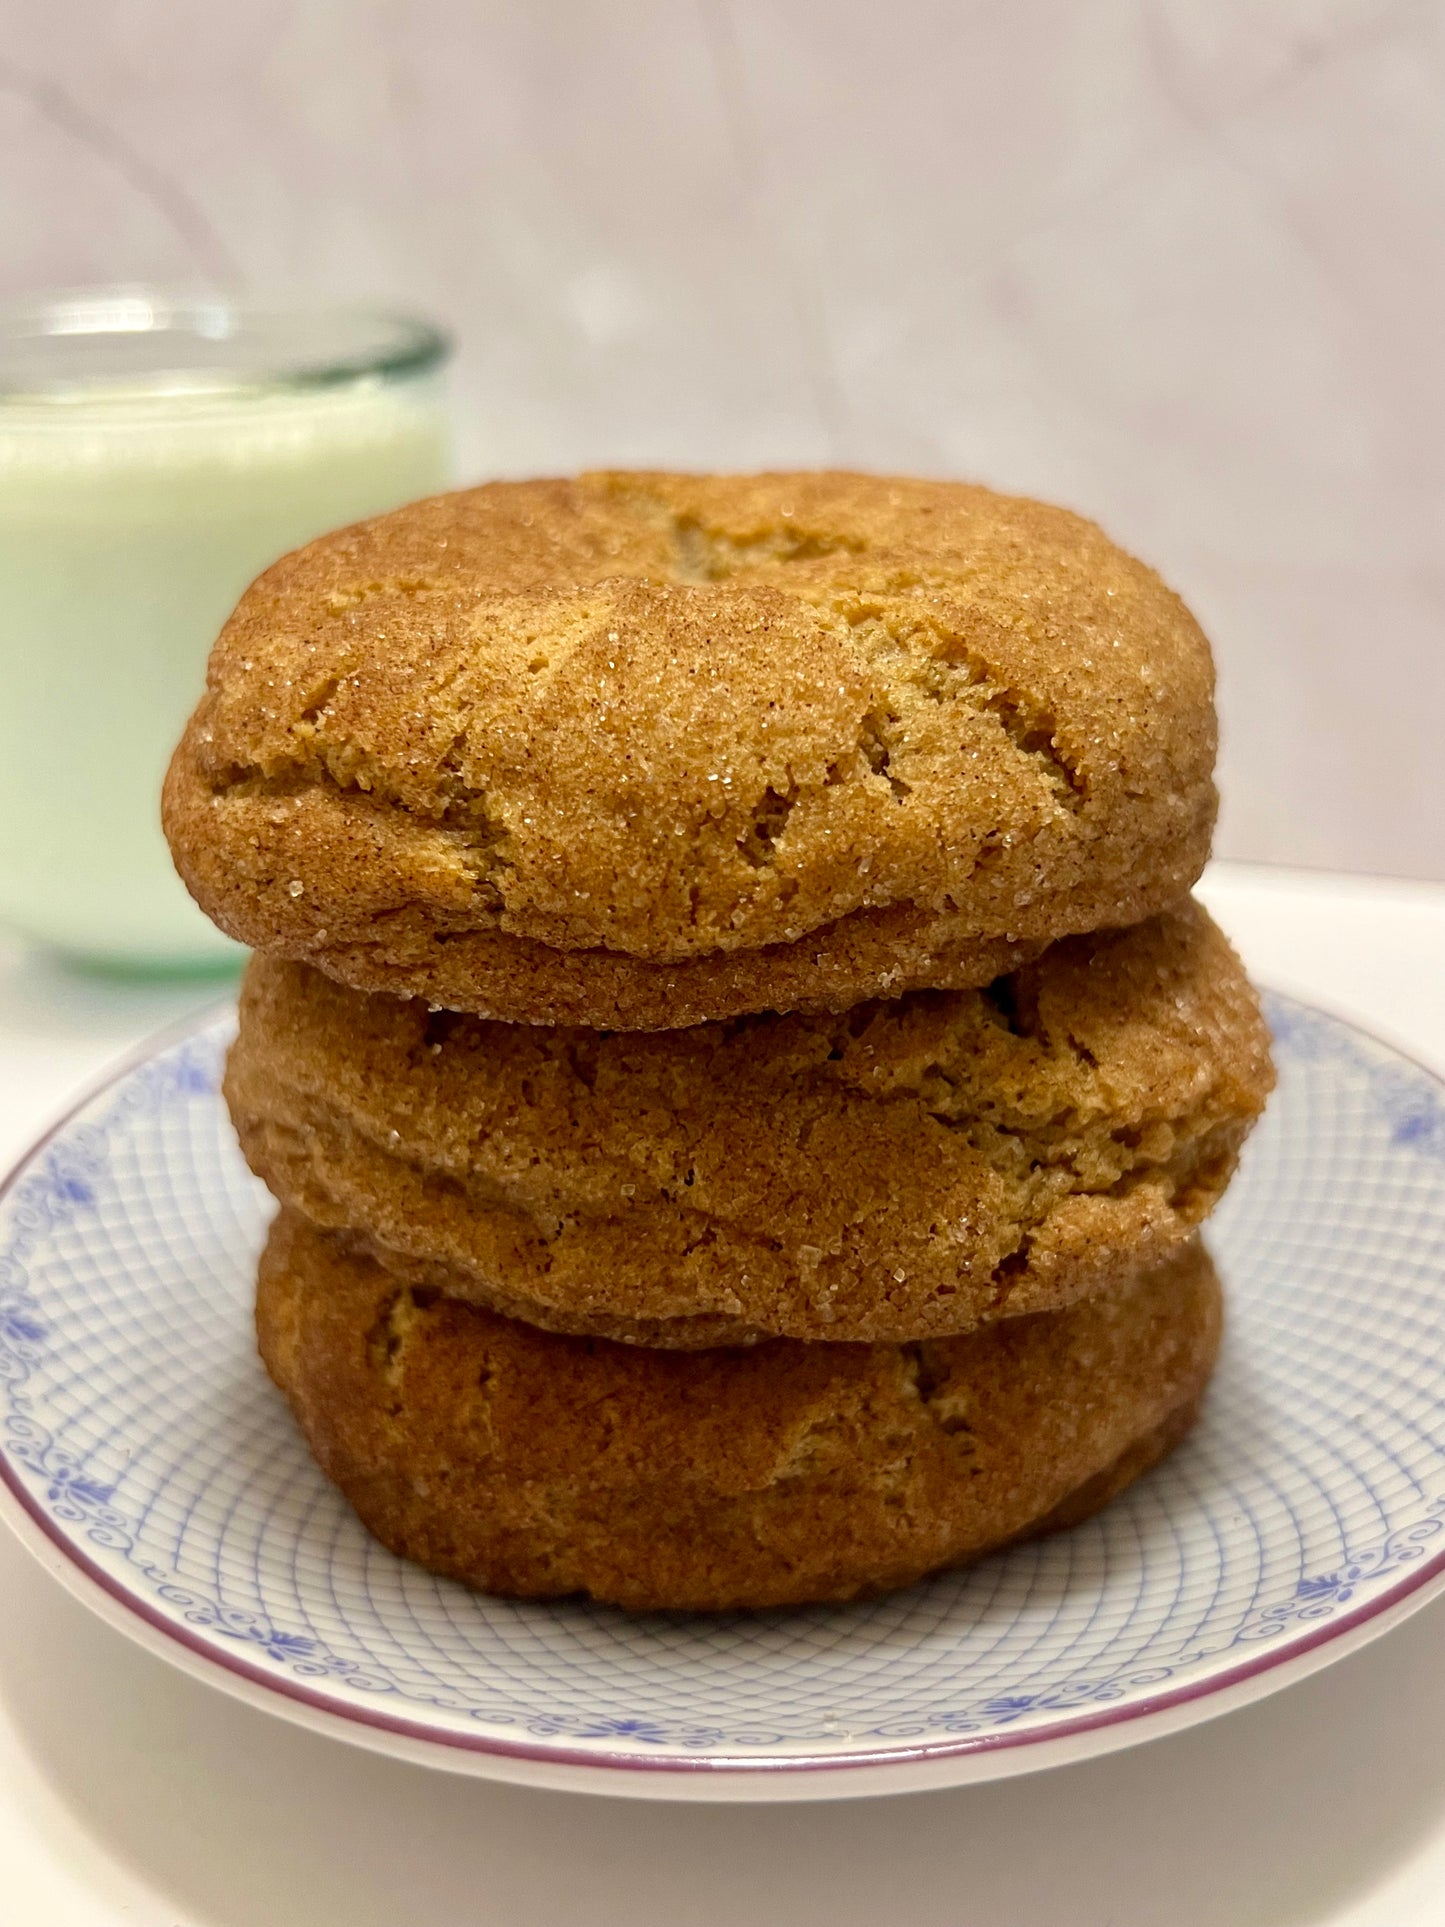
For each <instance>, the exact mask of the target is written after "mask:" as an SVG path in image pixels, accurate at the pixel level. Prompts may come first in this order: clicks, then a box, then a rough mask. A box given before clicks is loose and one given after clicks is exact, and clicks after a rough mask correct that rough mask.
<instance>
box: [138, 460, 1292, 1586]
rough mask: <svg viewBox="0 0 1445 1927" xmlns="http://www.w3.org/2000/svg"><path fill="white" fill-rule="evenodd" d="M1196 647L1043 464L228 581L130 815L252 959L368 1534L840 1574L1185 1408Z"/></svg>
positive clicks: (1095, 1464)
mask: <svg viewBox="0 0 1445 1927" xmlns="http://www.w3.org/2000/svg"><path fill="white" fill-rule="evenodd" d="M1214 750H1215V733H1214V712H1213V701H1212V670H1211V664H1210V657H1209V650H1208V645H1207V644H1206V642H1205V640H1204V638H1203V636H1202V635H1201V634H1200V631H1199V629H1198V628H1197V626H1196V625H1195V623H1194V621H1193V620H1192V618H1191V617H1190V615H1189V613H1188V611H1187V610H1186V609H1185V608H1184V607H1183V605H1182V604H1181V603H1180V602H1179V601H1178V599H1177V598H1176V597H1175V596H1174V595H1172V594H1171V593H1170V592H1169V591H1168V590H1167V589H1166V588H1165V587H1164V586H1163V585H1162V584H1161V583H1160V581H1159V580H1158V578H1157V577H1156V576H1154V575H1153V574H1152V573H1151V572H1150V571H1149V570H1148V569H1146V568H1144V567H1143V566H1142V565H1141V564H1139V563H1138V562H1135V561H1134V560H1132V559H1131V558H1130V557H1129V556H1127V555H1125V554H1123V553H1121V552H1120V551H1119V550H1118V549H1117V548H1115V547H1114V546H1113V545H1112V544H1111V543H1109V542H1108V541H1107V540H1106V539H1105V537H1104V536H1103V535H1102V534H1101V533H1100V532H1099V531H1098V530H1097V529H1096V528H1094V527H1093V526H1092V525H1091V524H1089V523H1087V522H1084V521H1081V520H1079V519H1078V518H1077V517H1075V516H1073V515H1070V514H1067V513H1065V512H1063V511H1061V510H1057V509H1052V508H1046V507H1043V506H1041V505H1039V504H1037V503H1031V502H1023V501H1018V500H1012V499H1008V498H1004V497H1000V496H997V495H994V494H992V493H990V492H989V491H987V490H985V489H980V488H971V487H965V486H963V485H958V484H947V483H932V482H915V481H902V480H880V479H876V478H869V477H862V476H855V475H771V476H761V477H755V478H735V477H734V478H700V477H683V476H665V475H652V474H613V475H595V476H588V477H584V478H582V479H580V480H578V481H557V482H532V483H514V484H494V485H491V486H488V487H485V488H480V489H474V490H471V491H468V492H466V493H463V494H458V495H454V496H446V497H440V498H437V499H435V500H432V501H428V502H422V503H418V504H416V505H415V506H413V507H411V508H409V509H405V510H402V511H400V512H398V513H396V514H392V515H388V516H384V517H381V518H380V519H378V520H376V521H373V522H369V523H366V524H363V525H361V526H360V527H357V528H353V529H348V530H344V531H342V532H341V533H339V534H337V535H334V536H330V537H327V538H325V539H323V540H322V541H320V542H316V543H313V544H312V545H311V546H310V547H309V548H307V549H304V550H302V551H300V552H299V553H298V554H296V555H293V556H289V557H287V558H286V559H285V560H284V561H282V562H280V563H278V564H277V565H276V566H275V567H274V568H273V569H271V570H270V571H269V572H268V573H267V574H266V575H264V576H262V577H261V579H260V580H259V581H258V582H257V583H256V584H255V585H254V586H253V588H252V589H251V590H250V591H249V592H248V593H247V595H246V597H245V598H244V599H243V601H242V603H241V605H240V607H239V608H238V610H237V611H236V613H235V615H234V616H233V617H232V619H231V621H230V623H229V624H228V626H227V628H226V630H225V632H224V633H223V635H222V636H221V639H220V641H219V643H218V644H217V646H216V650H215V652H214V655H213V658H212V663H211V669H210V676H209V681H208V688H207V692H206V695H205V697H204V699H203V700H202V702H201V705H200V707H199V708H198V710H197V712H196V715H195V717H194V718H193V720H192V722H191V725H190V727H189V729H188V731H187V733H186V736H185V739H184V741H183V742H182V744H181V746H180V748H179V750H178V751H177V754H176V757H175V760H174V762H173V764H172V768H171V772H170V776H169V778H168V781H167V789H166V804H165V815H166V828H167V832H168V835H169V837H170V840H171V845H172V849H173V851H174V853H175V856H176V861H177V864H178V866H179V868H180V870H181V873H182V875H183V876H184V877H185V879H186V881H187V883H188V884H189V886H190V888H191V890H192V892H193V893H194V895H195V896H196V898H197V899H198V901H199V902H200V903H201V904H202V906H203V907H204V908H205V909H206V910H207V911H208V912H209V913H210V914H211V916H212V917H214V918H215V920H216V921H217V922H218V923H219V924H220V925H221V926H222V928H223V929H225V930H228V931H230V932H231V933H232V934H233V935H234V936H236V937H239V938H240V939H241V940H242V941H244V942H246V943H249V944H251V945H253V946H254V947H255V948H256V950H257V951H258V953H259V954H258V955H257V956H256V957H255V958H254V959H253V961H252V963H251V965H250V967H249V970H248V973H247V977H246V982H245V986H244V990H243V994H242V999H241V1021H240V1031H239V1036H238V1039H237V1042H236V1045H235V1048H234V1050H233V1052H232V1056H231V1061H230V1066H229V1071H228V1077H227V1096H228V1100H229V1103H230V1106H231V1111H232V1115H233V1117H234V1119H235V1122H236V1127H237V1129H238V1131H239V1133H240V1138H241V1143H242V1146H243V1148H244V1150H245V1153H246V1156H247V1158H248V1159H249V1161H250V1163H251V1164H252V1166H253V1168H254V1169H255V1170H256V1171H257V1172H258V1173H259V1174H260V1176H261V1177H262V1178H263V1179H264V1180H265V1182H266V1183H267V1184H268V1185H269V1186H270V1188H271V1190H272V1191H273V1192H274V1193H275V1194H276V1196H277V1198H278V1199H279V1200H280V1203H281V1207H282V1209H281V1213H280V1215H279V1217H278V1219H277V1221H276V1224H275V1226H274V1228H273V1231H272V1234H271V1238H270V1242H269V1244H268V1246H267V1248H266V1252H265V1254H264V1256H263V1259H262V1262H261V1271H260V1279H259V1289H258V1307H257V1312H258V1323H259V1329H260V1335H261V1346H262V1351H263V1355H264V1357H265V1359H266V1362H267V1365H268V1366H269V1368H270V1370H271V1373H272V1375H273V1376H274V1378H275V1379H276V1381H277V1383H278V1384H279V1385H280V1387H281V1388H282V1390H283V1391H284V1392H285V1394H286V1396H287V1398H288V1399H289V1400H290V1402H291V1405H292V1407H293V1409H294V1411H295V1413H296V1416H297V1418H298V1420H299V1422H300V1424H301V1426H302V1428H303V1430H304V1431H305V1433H306V1436H307V1438H308V1439H309V1441H310V1443H311V1445H312V1448H313V1450H314V1451H315V1453H316V1455H317V1457H318V1459H319V1460H320V1462H321V1464H322V1465H323V1466H324V1467H325V1469H326V1470H327V1472H328V1473H329V1474H330V1475H331V1476H332V1477H333V1478H334V1479H335V1480H336V1481H337V1483H338V1484H339V1485H340V1486H341V1487H342V1488H343V1490H344V1491H345V1492H346V1493H347V1495H348V1497H349V1498H350V1499H351V1501H352V1502H353V1504H354V1505H355V1507H356V1509H357V1510H358V1512H359V1513H360V1514H361V1516H362V1518H363V1519H364V1520H365V1521H366V1523H367V1524H368V1525H369V1526H370V1527H371V1529H372V1530H373V1531H374V1532H375V1533H376V1534H377V1535H378V1536H379V1537H380V1538H381V1539H382V1540H383V1541H384V1542H385V1543H386V1544H387V1545H388V1546H390V1547H392V1548H393V1549H394V1550H395V1551H397V1552H399V1553H402V1554H404V1555H406V1556H407V1557H410V1558H413V1559H416V1560H419V1561H420V1562H421V1563H422V1564H424V1565H426V1566H429V1567H431V1568H432V1569H434V1570H436V1571H438V1572H443V1573H448V1574H451V1575H454V1576H456V1577H458V1578H461V1579H464V1580H466V1581H468V1582H469V1583H471V1584H473V1585H476V1586H480V1587H483V1588H485V1589H487V1590H489V1591H494V1592H500V1593H510V1594H519V1595H531V1596H547V1595H557V1594H565V1593H572V1592H585V1593H588V1594H591V1595H592V1596H593V1597H595V1598H598V1599H603V1600H611V1601H616V1602H618V1603H621V1604H623V1605H626V1606H632V1607H689V1608H728V1607H737V1606H761V1605H777V1604H784V1603H790V1602H796V1601H803V1600H840V1599H848V1598H853V1597H856V1596H859V1595H861V1594H865V1593H869V1592H875V1591H878V1590H880V1589H882V1588H885V1587H890V1586H897V1585H902V1584H906V1583H907V1582H909V1581H910V1580H913V1579H915V1578H917V1577H919V1576H920V1575H921V1574H923V1573H926V1572H928V1571H931V1570H933V1569H935V1568H937V1567H941V1566H945V1565H948V1564H952V1563H956V1562H958V1561H960V1560H964V1559H969V1558H972V1557H974V1556H976V1555H977V1554H979V1553H981V1552H983V1551H985V1550H987V1549H989V1548H990V1547H994V1546H998V1545H1001V1544H1004V1543H1006V1542H1008V1541H1010V1540H1012V1539H1015V1538H1018V1537H1020V1536H1021V1535H1025V1534H1029V1533H1034V1532H1038V1531H1042V1530H1045V1529H1048V1528H1051V1527H1055V1526H1059V1525H1063V1524H1067V1523H1070V1522H1072V1521H1074V1520H1076V1519H1079V1518H1082V1517H1084V1516H1085V1515H1087V1514H1088V1513H1089V1512H1091V1511H1093V1510H1095V1509H1096V1508H1097V1507H1098V1506H1100V1505H1101V1504H1103V1503H1104V1502H1105V1501H1107V1500H1108V1499H1109V1498H1110V1497H1111V1496H1112V1495H1113V1494H1114V1493H1115V1492H1117V1491H1119V1490H1120V1489H1121V1488H1122V1487H1123V1486H1124V1485H1126V1484H1127V1483H1128V1482H1129V1481H1130V1480H1131V1479H1133V1478H1134V1477H1136V1476H1137V1475H1138V1474H1139V1473H1141V1472H1143V1471H1144V1470H1146V1469H1147V1468H1148V1467H1149V1466H1150V1465H1151V1464H1153V1463H1154V1462H1155V1461H1156V1460H1157V1459H1158V1458H1159V1457H1160V1456H1161V1455H1162V1454H1163V1453H1164V1452H1166V1451H1167V1450H1168V1449H1169V1447H1170V1446H1171V1445H1172V1444H1173V1443H1174V1442H1175V1441H1176V1440H1177V1439H1178V1438H1180V1437H1181V1436H1182V1434H1183V1433H1184V1431H1185V1430H1186V1429H1187V1427H1188V1426H1189V1424H1190V1422H1191V1420H1192V1418H1193V1416H1194V1414H1195V1411H1196V1410H1197V1408H1198V1405H1199V1401H1200V1398H1201V1396H1202V1394H1203V1391H1204V1388H1205V1385H1206V1382H1207V1380H1208V1377H1209V1373H1210V1369H1211V1367H1212V1364H1213V1360H1214V1355H1215V1351H1216V1347H1217V1343H1218V1336H1219V1325H1220V1299H1219V1289H1218V1284H1217V1281H1216V1279H1215V1277H1214V1274H1213V1272H1212V1270H1211V1268H1210V1265H1209V1261H1208V1259H1207V1257H1206V1256H1205V1254H1204V1252H1203V1250H1202V1248H1201V1246H1200V1245H1199V1242H1198V1239H1197V1236H1196V1229H1197V1227H1198V1225H1199V1224H1200V1222H1201V1221H1202V1219H1203V1218H1204V1217H1205V1216H1206V1215H1207V1214H1208V1212H1209V1211H1210V1209H1211V1208H1212V1207H1213V1205H1214V1204H1215V1203H1216V1202H1217V1200H1218V1198H1219V1197H1220V1195H1221V1193H1222V1191H1223V1189H1224V1187H1225V1185H1226V1184H1227V1183H1228V1181H1229V1178H1230V1176H1231V1174H1232V1172H1233V1169H1234V1166H1235V1162H1236V1159H1237V1157H1238V1153H1239V1149H1240V1145H1241V1143H1242V1142H1243V1139H1244V1137H1245V1134H1246V1133H1247V1131H1248V1129H1249V1127H1250V1125H1251V1123H1252V1122H1253V1120H1254V1118H1255V1117H1256V1116H1257V1115H1258V1113H1259V1110H1260V1108H1261V1106H1262V1104H1263V1102H1264V1099H1265V1096H1266V1094H1267V1092H1268V1089H1269V1084H1270V1068H1269V1057H1268V1047H1267V1040H1266V1035H1265V1031H1264V1027H1263V1024H1262V1021H1261V1018H1260V1014H1259V1010H1258V1007H1257V1004H1256V1002H1255V999H1254V997H1253V994H1252V992H1251V991H1250V988H1249V985H1248V984H1247V982H1246V980H1245V978H1244V975H1243V973H1242V971H1241V969H1240V966H1239V964H1238V961H1237V960H1236V958H1235V957H1234V955H1233V953H1232V952H1231V950H1230V949H1229V947H1228V945H1227V944H1226V943H1225V941H1224V939H1223V938H1222V937H1221V936H1220V934H1219V932H1218V931H1217V930H1216V929H1215V928H1214V926H1213V925H1212V924H1211V922H1210V921H1209V918H1208V917H1207V915H1206V914H1205V913H1204V911H1203V910H1202V909H1200V908H1199V907H1198V906H1197V905H1196V904H1194V903H1193V902H1191V900H1190V899H1189V896H1188V891H1189V888H1190V886H1191V885H1192V883H1193V882H1194V880H1195V878H1196V877H1197V876H1198V874H1199V871H1200V869H1201V868H1202V866H1203V863H1204V860H1205V857H1206V855H1207V853H1208V847H1209V838H1210V832H1211V828H1212V823H1213V816H1214V802H1215V798H1214V788H1213V781H1212V769H1213V761H1214Z"/></svg>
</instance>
